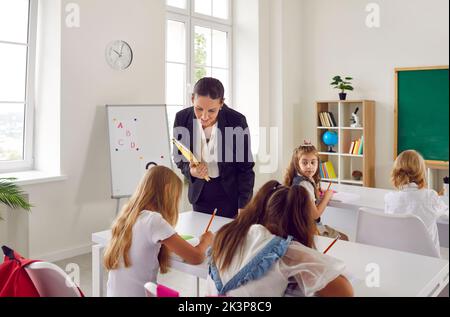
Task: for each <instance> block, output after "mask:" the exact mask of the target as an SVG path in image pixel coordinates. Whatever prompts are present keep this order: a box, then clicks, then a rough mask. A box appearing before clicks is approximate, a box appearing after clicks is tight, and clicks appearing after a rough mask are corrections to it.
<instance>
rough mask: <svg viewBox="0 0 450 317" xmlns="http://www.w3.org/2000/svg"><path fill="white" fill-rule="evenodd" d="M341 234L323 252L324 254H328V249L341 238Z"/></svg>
mask: <svg viewBox="0 0 450 317" xmlns="http://www.w3.org/2000/svg"><path fill="white" fill-rule="evenodd" d="M339 238H340V236H338V237H337V238H336V239H335V240H334V241H333V242H332V243H331V244H330V246H329V247H328V248H327V249H326V250H325V251H324V252H323V254H327V252H328V251H330V249H331V248H332V247H333V245H334V244H335V243H336V242H337V241H338V240H339Z"/></svg>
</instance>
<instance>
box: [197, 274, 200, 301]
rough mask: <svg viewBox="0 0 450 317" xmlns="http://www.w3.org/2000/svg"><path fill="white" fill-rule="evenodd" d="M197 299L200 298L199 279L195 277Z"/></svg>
mask: <svg viewBox="0 0 450 317" xmlns="http://www.w3.org/2000/svg"><path fill="white" fill-rule="evenodd" d="M197 297H200V277H197Z"/></svg>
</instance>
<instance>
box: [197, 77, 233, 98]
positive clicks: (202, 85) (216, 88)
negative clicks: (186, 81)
mask: <svg viewBox="0 0 450 317" xmlns="http://www.w3.org/2000/svg"><path fill="white" fill-rule="evenodd" d="M193 94H194V95H197V96H202V97H209V98H211V99H213V100H216V99H220V101H221V102H222V101H223V100H224V94H225V88H223V85H222V83H221V82H220V80H218V79H215V78H211V77H205V78H202V79H200V80H199V81H198V82H197V83H196V84H195V87H194V92H193Z"/></svg>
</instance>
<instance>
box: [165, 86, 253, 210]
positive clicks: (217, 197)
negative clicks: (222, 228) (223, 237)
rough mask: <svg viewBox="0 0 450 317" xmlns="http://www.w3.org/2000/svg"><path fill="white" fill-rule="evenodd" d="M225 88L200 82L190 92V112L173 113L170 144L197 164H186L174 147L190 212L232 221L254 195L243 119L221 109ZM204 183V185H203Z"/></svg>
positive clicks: (248, 145) (251, 158) (248, 134)
mask: <svg viewBox="0 0 450 317" xmlns="http://www.w3.org/2000/svg"><path fill="white" fill-rule="evenodd" d="M224 100H225V99H224V87H223V85H222V83H221V82H220V81H219V80H217V79H214V78H203V79H201V80H200V81H199V82H198V83H197V84H196V85H195V87H194V92H193V94H192V103H193V107H191V108H188V109H184V110H182V111H180V112H178V113H177V115H176V119H175V124H174V138H176V139H177V140H178V141H180V142H181V143H183V144H184V145H185V146H186V147H187V148H189V149H190V150H191V151H192V153H194V155H195V157H196V158H197V159H198V160H199V161H201V164H200V165H198V166H195V165H193V164H192V162H188V161H187V160H186V159H185V158H184V157H183V156H182V155H181V153H180V152H179V151H178V150H177V148H176V147H174V153H173V155H174V161H175V163H176V164H177V166H178V168H179V169H180V170H181V172H182V173H183V174H184V176H186V178H187V179H188V181H189V201H190V203H191V204H192V205H193V207H194V211H198V212H203V213H208V214H212V213H213V211H214V210H215V209H216V208H217V215H218V216H222V217H227V218H234V217H235V216H236V215H237V214H238V211H240V210H241V209H242V208H244V207H245V206H246V205H247V203H248V202H249V200H250V199H251V197H252V195H253V186H254V183H255V173H254V171H253V168H254V166H255V164H254V162H253V156H252V153H251V146H250V132H249V129H248V125H247V120H246V118H245V116H244V115H242V114H240V113H239V112H237V111H235V110H232V109H230V108H229V107H228V106H227V105H225V104H224ZM207 178H209V181H207V180H206V179H207Z"/></svg>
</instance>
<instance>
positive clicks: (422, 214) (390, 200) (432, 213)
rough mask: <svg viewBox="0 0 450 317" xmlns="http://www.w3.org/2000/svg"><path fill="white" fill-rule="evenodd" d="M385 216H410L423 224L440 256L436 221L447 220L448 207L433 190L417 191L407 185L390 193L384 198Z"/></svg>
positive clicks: (411, 185)
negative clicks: (413, 216) (417, 218)
mask: <svg viewBox="0 0 450 317" xmlns="http://www.w3.org/2000/svg"><path fill="white" fill-rule="evenodd" d="M384 202H385V212H386V213H387V214H412V215H415V216H417V217H419V218H420V219H421V220H422V221H423V222H424V224H425V227H426V228H427V230H428V233H429V234H430V236H431V238H432V239H433V242H434V244H435V246H436V249H437V250H438V252H439V254H440V245H439V235H438V228H437V220H438V219H439V218H441V217H442V218H444V219H445V218H446V219H448V206H447V205H446V204H445V203H444V201H443V200H442V199H440V197H439V196H438V194H437V193H436V192H435V191H434V190H430V189H419V187H418V186H417V184H414V183H412V184H409V185H406V186H404V187H403V188H401V190H400V191H398V192H390V193H388V194H386V196H385V198H384Z"/></svg>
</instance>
